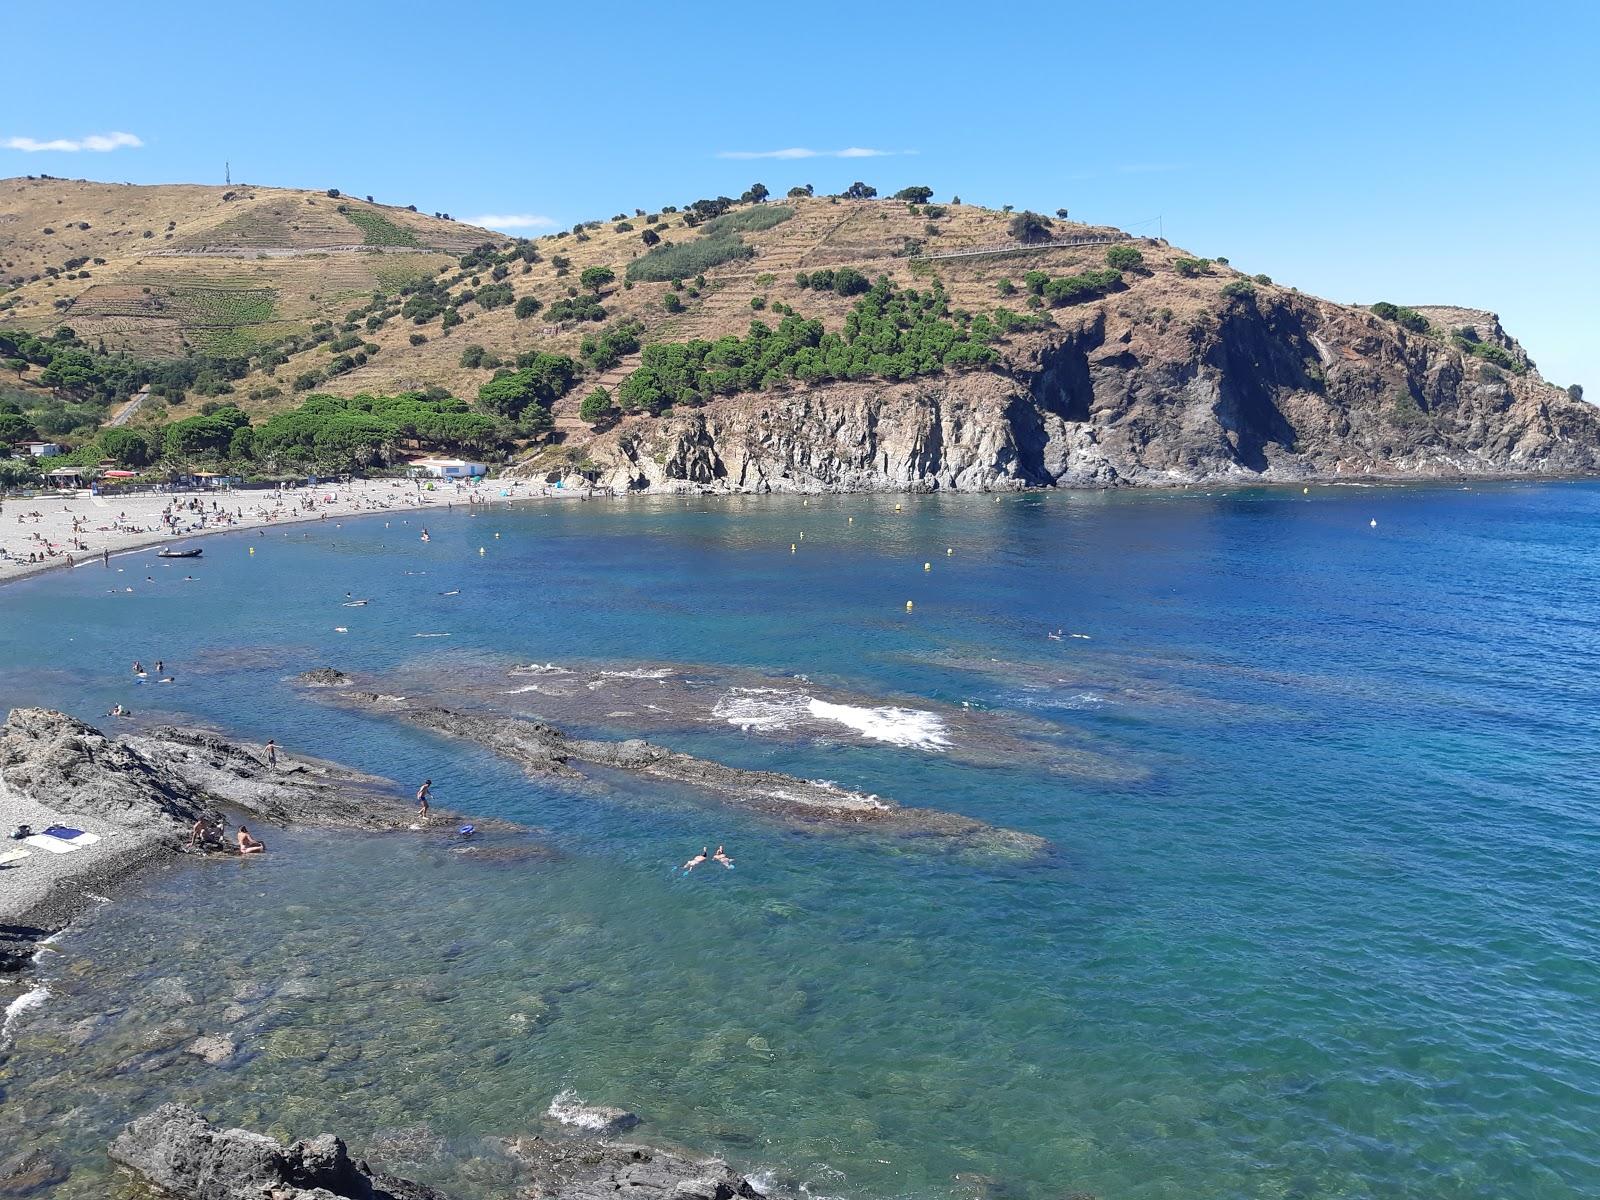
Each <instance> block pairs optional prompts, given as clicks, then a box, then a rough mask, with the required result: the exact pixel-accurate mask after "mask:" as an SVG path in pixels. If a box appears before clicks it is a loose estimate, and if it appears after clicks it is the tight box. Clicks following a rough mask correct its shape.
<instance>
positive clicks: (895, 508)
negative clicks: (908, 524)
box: [894, 504, 900, 512]
mask: <svg viewBox="0 0 1600 1200" xmlns="http://www.w3.org/2000/svg"><path fill="white" fill-rule="evenodd" d="M894 510H895V512H899V511H900V506H899V505H898V504H896V505H895V506H894Z"/></svg>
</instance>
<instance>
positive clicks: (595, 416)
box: [578, 387, 616, 425]
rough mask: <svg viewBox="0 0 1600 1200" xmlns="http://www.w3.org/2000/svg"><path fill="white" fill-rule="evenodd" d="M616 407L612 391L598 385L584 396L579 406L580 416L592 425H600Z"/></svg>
mask: <svg viewBox="0 0 1600 1200" xmlns="http://www.w3.org/2000/svg"><path fill="white" fill-rule="evenodd" d="M615 407H616V406H615V405H614V404H613V403H612V400H611V393H610V392H608V391H607V390H606V389H605V388H603V387H597V388H595V389H594V391H592V392H590V393H589V394H588V395H587V396H585V397H584V398H583V403H582V404H580V405H579V406H578V416H580V417H582V418H583V419H584V420H585V421H588V422H589V424H591V425H598V424H600V422H602V421H604V420H605V419H606V418H607V417H609V416H611V414H612V412H613V411H614V410H615Z"/></svg>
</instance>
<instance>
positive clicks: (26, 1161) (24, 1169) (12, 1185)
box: [0, 1150, 71, 1196]
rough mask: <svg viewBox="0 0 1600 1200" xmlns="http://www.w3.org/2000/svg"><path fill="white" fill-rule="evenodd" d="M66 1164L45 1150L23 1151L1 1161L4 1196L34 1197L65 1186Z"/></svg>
mask: <svg viewBox="0 0 1600 1200" xmlns="http://www.w3.org/2000/svg"><path fill="white" fill-rule="evenodd" d="M70 1174H71V1171H70V1170H69V1169H68V1167H67V1165H66V1163H64V1162H62V1161H61V1159H60V1158H58V1157H57V1156H56V1155H54V1154H50V1153H48V1152H46V1151H44V1150H22V1151H19V1152H18V1153H16V1154H12V1155H10V1156H9V1157H6V1158H0V1196H31V1195H33V1194H34V1193H36V1192H42V1191H44V1190H45V1189H47V1188H53V1187H55V1186H56V1185H57V1184H60V1183H65V1182H66V1180H67V1177H68V1175H70Z"/></svg>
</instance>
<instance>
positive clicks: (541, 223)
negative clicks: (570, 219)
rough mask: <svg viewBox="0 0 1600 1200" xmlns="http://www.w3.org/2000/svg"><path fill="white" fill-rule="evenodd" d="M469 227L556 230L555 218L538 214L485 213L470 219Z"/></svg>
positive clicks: (468, 220) (468, 219)
mask: <svg viewBox="0 0 1600 1200" xmlns="http://www.w3.org/2000/svg"><path fill="white" fill-rule="evenodd" d="M467 224H468V225H481V226H483V228H485V229H554V228H555V226H556V222H555V218H553V217H541V216H540V215H539V214H538V213H484V214H483V216H481V217H468V218H467Z"/></svg>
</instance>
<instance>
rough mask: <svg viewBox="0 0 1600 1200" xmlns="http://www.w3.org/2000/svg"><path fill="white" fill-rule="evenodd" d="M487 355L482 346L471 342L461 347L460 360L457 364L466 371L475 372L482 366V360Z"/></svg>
mask: <svg viewBox="0 0 1600 1200" xmlns="http://www.w3.org/2000/svg"><path fill="white" fill-rule="evenodd" d="M487 354H488V351H486V350H485V349H484V348H483V347H482V346H480V345H478V344H477V343H476V342H471V343H468V344H467V345H465V346H463V347H461V358H460V359H459V362H460V364H461V365H462V366H463V367H465V368H466V369H467V370H469V371H475V370H477V369H478V368H479V367H481V366H483V360H484V358H485V356H486V355H487Z"/></svg>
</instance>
